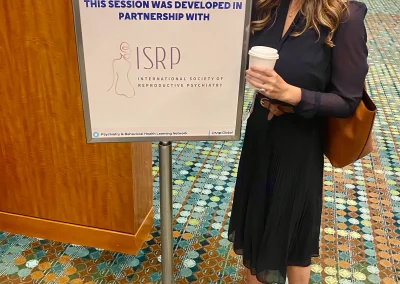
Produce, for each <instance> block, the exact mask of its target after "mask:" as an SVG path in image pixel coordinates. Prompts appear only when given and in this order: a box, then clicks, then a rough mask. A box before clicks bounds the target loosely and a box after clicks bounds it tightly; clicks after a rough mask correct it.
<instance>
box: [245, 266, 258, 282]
mask: <svg viewBox="0 0 400 284" xmlns="http://www.w3.org/2000/svg"><path fill="white" fill-rule="evenodd" d="M246 271H247V279H246V283H247V284H260V283H261V282H260V281H258V280H257V277H256V276H255V275H251V272H250V269H246Z"/></svg>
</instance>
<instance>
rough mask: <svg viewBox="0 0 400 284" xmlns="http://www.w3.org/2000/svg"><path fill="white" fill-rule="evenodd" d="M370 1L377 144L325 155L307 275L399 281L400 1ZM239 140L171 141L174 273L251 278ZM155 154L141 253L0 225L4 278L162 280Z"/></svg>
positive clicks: (186, 278) (6, 281)
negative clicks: (343, 162)
mask: <svg viewBox="0 0 400 284" xmlns="http://www.w3.org/2000/svg"><path fill="white" fill-rule="evenodd" d="M364 2H365V3H366V4H367V5H368V7H369V13H368V16H367V20H366V24H367V30H368V35H369V47H370V59H369V63H370V74H369V76H368V80H367V85H368V90H369V92H370V94H371V96H372V98H373V99H374V101H375V102H376V104H377V106H378V108H379V113H378V117H377V120H376V125H375V144H376V145H375V146H376V147H375V150H374V152H373V153H372V154H371V155H370V156H368V157H366V158H364V159H362V160H361V161H358V162H357V163H355V164H353V165H351V166H349V167H347V168H345V169H334V168H332V167H331V165H330V164H329V163H328V162H327V163H326V164H325V180H324V205H325V206H324V211H323V216H322V227H321V255H320V257H319V258H316V259H314V261H313V265H312V277H311V280H310V283H328V284H335V283H340V284H350V283H352V284H359V283H384V284H396V283H400V191H399V188H400V39H399V35H400V2H399V1H398V0H366V1H364ZM249 103H250V97H249V95H248V96H247V97H246V101H245V108H248V107H249ZM244 127H245V126H244ZM241 146H242V141H237V142H190V143H186V142H180V143H175V144H174V145H173V147H174V152H173V179H174V184H173V202H174V203H173V214H174V216H175V220H174V262H175V279H176V283H221V284H222V283H229V284H231V283H245V277H244V276H245V274H244V270H243V267H242V265H241V259H240V257H238V256H235V254H234V253H233V252H232V247H231V244H230V243H229V242H228V240H227V229H228V224H229V217H230V207H231V202H232V196H233V191H234V185H235V180H236V174H237V166H238V162H239V157H240V150H241ZM157 160H158V152H157V145H154V148H153V175H154V211H155V220H154V229H153V231H152V235H151V238H150V239H149V240H148V241H147V242H146V244H145V245H144V246H143V248H142V250H141V251H140V252H139V253H138V254H137V255H124V254H119V253H114V252H109V251H103V250H100V249H96V248H88V247H81V246H76V245H73V244H62V243H58V242H53V241H49V240H42V239H36V238H30V237H25V236H20V235H12V234H9V233H6V232H0V283H1V284H12V283H16V284H19V283H75V284H77V283H115V284H119V283H161V273H160V271H161V263H160V260H161V256H160V253H161V246H160V242H161V239H160V215H159V205H160V203H159V177H158V174H159V168H158V164H157V163H158V162H157Z"/></svg>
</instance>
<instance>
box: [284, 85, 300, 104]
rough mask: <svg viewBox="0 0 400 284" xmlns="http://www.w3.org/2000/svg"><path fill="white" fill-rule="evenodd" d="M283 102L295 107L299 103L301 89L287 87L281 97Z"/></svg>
mask: <svg viewBox="0 0 400 284" xmlns="http://www.w3.org/2000/svg"><path fill="white" fill-rule="evenodd" d="M283 101H284V102H286V103H288V104H291V105H292V106H297V105H298V104H299V103H300V101H301V89H300V88H298V87H295V86H292V85H288V88H287V90H286V92H285V93H284V95H283Z"/></svg>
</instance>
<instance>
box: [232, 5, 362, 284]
mask: <svg viewBox="0 0 400 284" xmlns="http://www.w3.org/2000/svg"><path fill="white" fill-rule="evenodd" d="M253 2H255V4H254V7H253V13H252V23H251V30H252V36H251V39H250V48H251V47H253V46H268V47H273V48H276V49H277V50H278V51H279V56H280V58H279V60H278V61H277V63H276V66H275V70H268V69H265V68H259V67H254V68H250V69H249V70H247V81H248V82H249V83H250V84H252V85H253V86H255V87H256V88H258V94H257V96H256V99H255V102H254V108H253V112H252V113H251V115H250V117H249V119H248V122H247V129H246V135H245V139H244V144H243V151H242V157H241V160H240V165H239V172H238V178H237V183H236V189H235V196H234V202H233V207H232V215H231V221H230V228H229V239H230V240H231V241H232V242H233V248H234V250H235V252H236V253H237V254H240V255H243V263H244V265H245V266H246V267H247V269H248V283H260V282H261V283H285V280H286V275H287V277H288V279H289V282H290V283H293V284H302V283H308V281H309V277H310V264H311V258H312V257H315V256H318V253H319V252H318V251H319V235H320V224H321V210H322V187H323V166H324V156H323V133H324V126H325V120H326V118H327V117H348V116H350V115H352V114H353V112H354V111H355V108H356V107H357V104H358V103H359V102H360V100H361V97H362V92H363V86H364V80H365V77H366V74H367V72H368V65H367V54H368V51H367V47H366V37H367V36H366V30H365V26H364V18H365V14H366V12H367V8H366V7H365V5H364V4H362V3H359V2H350V3H348V2H346V1H345V0H292V1H290V0H253ZM344 146H345V145H344Z"/></svg>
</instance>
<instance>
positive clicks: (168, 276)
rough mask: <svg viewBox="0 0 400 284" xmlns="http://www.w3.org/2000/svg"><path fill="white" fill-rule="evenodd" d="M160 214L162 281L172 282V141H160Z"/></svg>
mask: <svg viewBox="0 0 400 284" xmlns="http://www.w3.org/2000/svg"><path fill="white" fill-rule="evenodd" d="M158 149H159V164H160V216H161V266H162V283H163V284H172V283H174V266H173V264H174V261H173V258H174V257H173V238H172V143H171V142H160V144H159V145H158Z"/></svg>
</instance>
